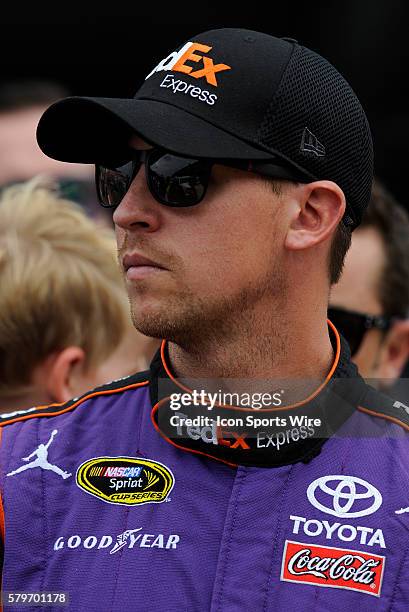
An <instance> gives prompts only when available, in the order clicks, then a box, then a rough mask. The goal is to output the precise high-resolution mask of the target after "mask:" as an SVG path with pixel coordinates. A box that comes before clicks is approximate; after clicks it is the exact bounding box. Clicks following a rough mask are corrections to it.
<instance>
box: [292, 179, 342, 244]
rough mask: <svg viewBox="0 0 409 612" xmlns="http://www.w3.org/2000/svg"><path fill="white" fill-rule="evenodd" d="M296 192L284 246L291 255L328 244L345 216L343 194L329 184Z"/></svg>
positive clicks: (305, 187)
mask: <svg viewBox="0 0 409 612" xmlns="http://www.w3.org/2000/svg"><path fill="white" fill-rule="evenodd" d="M302 187H303V188H302V189H300V190H297V197H296V201H294V204H295V205H294V206H293V207H292V210H291V213H290V215H291V220H290V227H289V230H288V232H287V236H286V240H285V246H286V247H287V248H288V249H290V250H293V251H297V250H302V249H306V248H309V247H312V246H314V245H316V244H319V243H322V242H324V241H325V240H327V239H328V238H329V237H330V236H331V235H332V234H333V232H334V231H335V228H336V227H337V225H338V224H339V222H340V221H341V219H342V217H343V215H344V212H345V205H346V203H345V196H344V192H343V191H342V189H341V188H340V187H338V185H337V184H336V183H334V182H332V181H315V182H314V183H308V184H306V185H303V186H302Z"/></svg>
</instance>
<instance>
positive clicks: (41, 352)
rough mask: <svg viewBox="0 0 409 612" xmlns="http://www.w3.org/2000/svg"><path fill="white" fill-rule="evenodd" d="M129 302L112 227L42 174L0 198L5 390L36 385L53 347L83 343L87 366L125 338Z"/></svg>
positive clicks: (0, 341)
mask: <svg viewBox="0 0 409 612" xmlns="http://www.w3.org/2000/svg"><path fill="white" fill-rule="evenodd" d="M128 319H129V310H128V301H127V296H126V292H125V286H124V283H123V280H122V276H121V273H120V270H119V266H118V263H117V258H116V245H115V238H114V233H113V231H111V230H109V229H106V228H101V227H97V226H96V225H95V223H94V222H93V221H92V220H90V219H89V218H88V217H87V216H86V215H85V213H84V212H83V211H82V209H81V207H80V206H78V205H77V204H74V203H73V202H70V201H68V200H64V199H62V198H60V197H59V195H58V193H57V191H56V190H55V188H53V187H52V186H50V184H49V183H47V182H45V180H44V179H41V178H36V179H32V180H31V181H29V182H27V183H24V184H20V185H16V186H12V187H9V188H7V189H5V190H4V191H3V193H2V194H1V197H0V394H1V395H8V396H9V395H15V394H18V393H20V392H22V391H25V390H26V389H27V388H29V387H30V380H31V375H32V372H33V369H34V368H35V366H37V365H38V364H40V363H41V362H42V361H43V360H44V359H45V358H47V357H48V356H49V355H51V354H52V353H54V352H56V351H59V350H62V349H64V348H66V347H68V346H79V347H81V348H82V349H83V350H84V352H85V355H86V361H85V366H86V368H87V369H88V370H92V369H93V368H94V367H96V366H98V365H99V364H101V363H102V362H103V361H104V360H105V359H106V358H107V357H108V356H109V355H110V354H111V353H112V352H113V351H114V350H115V348H116V347H117V346H118V345H119V343H120V342H121V340H122V339H123V336H124V334H125V331H126V329H127V326H129V322H128Z"/></svg>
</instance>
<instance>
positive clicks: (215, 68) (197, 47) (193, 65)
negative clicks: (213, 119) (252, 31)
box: [145, 42, 231, 106]
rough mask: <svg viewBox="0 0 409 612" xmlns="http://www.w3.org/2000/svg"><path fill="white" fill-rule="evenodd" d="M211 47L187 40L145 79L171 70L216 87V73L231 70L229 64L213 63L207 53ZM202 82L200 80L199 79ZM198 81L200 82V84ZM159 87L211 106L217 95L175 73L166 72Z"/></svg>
mask: <svg viewBox="0 0 409 612" xmlns="http://www.w3.org/2000/svg"><path fill="white" fill-rule="evenodd" d="M211 50H212V47H209V46H208V45H203V44H201V43H197V42H187V43H186V44H185V45H184V46H183V47H182V48H181V49H180V51H174V52H173V53H170V54H169V55H168V56H167V57H165V58H164V59H163V60H161V61H160V62H159V64H158V65H157V66H156V67H155V68H154V69H153V70H152V72H150V73H149V74H148V76H147V77H146V79H145V80H147V79H149V78H150V77H151V76H152V75H154V74H155V73H157V72H162V71H171V72H174V73H182V74H188V75H189V76H190V77H193V78H194V79H197V80H198V81H199V80H202V79H204V80H205V81H206V84H207V85H211V86H212V87H218V80H217V76H216V75H217V74H218V73H220V72H224V71H226V70H231V66H228V65H227V64H223V63H219V64H215V63H214V61H213V59H212V58H211V57H210V56H209V55H207V54H208V53H209V51H211ZM201 83H202V81H201ZM201 83H200V84H201ZM160 87H163V88H165V89H171V91H172V93H174V94H177V93H182V94H185V95H190V96H191V97H192V98H197V99H198V100H199V102H206V103H207V104H209V105H210V106H212V105H213V104H214V103H215V102H216V100H217V95H216V94H215V93H211V92H210V91H209V90H207V89H202V87H199V83H198V85H197V86H195V85H194V84H192V83H190V84H189V83H187V82H186V81H184V80H183V79H177V78H176V75H173V74H168V75H166V77H165V78H164V79H163V81H162V82H161V84H160Z"/></svg>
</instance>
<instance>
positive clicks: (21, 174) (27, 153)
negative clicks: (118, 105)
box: [0, 79, 111, 227]
mask: <svg viewBox="0 0 409 612" xmlns="http://www.w3.org/2000/svg"><path fill="white" fill-rule="evenodd" d="M66 95H67V93H66V91H65V89H64V88H63V87H62V86H61V85H59V84H58V83H53V82H49V81H41V80H31V79H30V80H19V81H5V82H3V83H2V84H0V187H1V188H2V189H3V188H4V187H6V186H9V185H12V184H14V183H19V182H23V181H26V180H29V179H31V178H33V177H35V176H38V175H42V176H47V177H52V178H53V180H55V181H58V183H59V187H60V189H61V192H62V193H63V194H64V196H65V197H67V198H69V199H71V200H74V201H75V202H78V203H80V204H81V206H83V207H84V208H85V210H86V211H87V213H88V214H89V215H90V216H92V217H93V218H94V219H95V220H96V221H98V223H100V224H101V225H107V224H108V220H109V216H108V215H107V214H104V213H106V211H104V210H102V209H101V207H99V206H98V203H97V202H96V198H95V189H93V185H92V172H91V169H90V168H89V167H87V166H85V165H84V164H65V163H62V162H59V161H55V160H53V159H50V158H49V157H47V156H45V155H44V154H43V153H42V151H41V150H40V149H39V147H38V144H37V142H36V138H35V130H36V126H37V124H38V121H39V119H40V117H41V115H42V114H43V113H44V111H45V110H46V108H47V107H48V106H50V104H52V103H53V102H55V101H56V100H58V99H59V98H61V97H62V96H66ZM109 227H111V224H110V220H109Z"/></svg>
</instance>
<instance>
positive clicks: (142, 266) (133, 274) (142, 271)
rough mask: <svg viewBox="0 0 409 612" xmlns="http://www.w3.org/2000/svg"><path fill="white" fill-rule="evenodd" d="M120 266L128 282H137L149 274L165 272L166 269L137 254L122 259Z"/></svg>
mask: <svg viewBox="0 0 409 612" xmlns="http://www.w3.org/2000/svg"><path fill="white" fill-rule="evenodd" d="M122 266H123V269H124V270H125V273H126V277H127V278H128V279H129V280H138V279H140V278H145V277H146V276H148V275H150V274H154V273H157V272H160V271H162V270H167V268H165V267H164V266H162V265H161V264H159V263H157V262H156V261H153V260H152V259H149V258H148V257H145V256H144V255H140V254H139V253H131V254H127V255H125V256H124V257H123V258H122Z"/></svg>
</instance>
